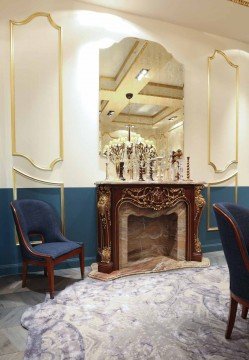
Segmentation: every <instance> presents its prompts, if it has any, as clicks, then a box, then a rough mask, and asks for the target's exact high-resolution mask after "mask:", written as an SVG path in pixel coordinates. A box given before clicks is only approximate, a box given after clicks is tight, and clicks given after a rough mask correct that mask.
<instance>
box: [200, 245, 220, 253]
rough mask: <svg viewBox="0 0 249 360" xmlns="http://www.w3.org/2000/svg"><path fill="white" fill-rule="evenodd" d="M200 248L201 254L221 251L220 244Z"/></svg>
mask: <svg viewBox="0 0 249 360" xmlns="http://www.w3.org/2000/svg"><path fill="white" fill-rule="evenodd" d="M201 248H202V252H203V253H206V252H213V251H220V250H223V248H222V245H221V244H208V245H206V244H205V245H202V246H201Z"/></svg>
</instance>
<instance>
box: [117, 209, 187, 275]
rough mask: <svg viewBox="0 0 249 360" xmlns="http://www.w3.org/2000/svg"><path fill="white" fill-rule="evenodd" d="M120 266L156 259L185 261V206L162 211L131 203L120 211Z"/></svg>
mask: <svg viewBox="0 0 249 360" xmlns="http://www.w3.org/2000/svg"><path fill="white" fill-rule="evenodd" d="M118 229H119V233H118V236H119V267H120V269H121V268H124V267H127V266H131V265H133V264H135V263H139V262H140V261H145V260H146V259H150V258H153V259H154V258H156V257H162V256H166V257H170V258H173V259H175V260H185V259H186V204H185V203H184V202H180V203H178V204H176V205H175V206H173V207H171V208H167V209H162V210H154V209H150V208H140V207H137V206H135V205H134V204H131V203H125V204H122V205H121V207H120V209H119V227H118Z"/></svg>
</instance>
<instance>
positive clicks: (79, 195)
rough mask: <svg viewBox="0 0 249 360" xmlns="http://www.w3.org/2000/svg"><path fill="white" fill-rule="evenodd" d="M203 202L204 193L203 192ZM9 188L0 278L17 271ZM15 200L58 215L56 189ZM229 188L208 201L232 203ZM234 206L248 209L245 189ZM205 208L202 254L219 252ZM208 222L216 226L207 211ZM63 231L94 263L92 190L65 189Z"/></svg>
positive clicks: (0, 195)
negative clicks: (45, 206) (41, 203)
mask: <svg viewBox="0 0 249 360" xmlns="http://www.w3.org/2000/svg"><path fill="white" fill-rule="evenodd" d="M203 195H204V197H205V199H206V200H207V190H206V189H204V190H203ZM12 197H13V195H12V189H0V275H8V274H17V273H20V272H21V256H20V251H19V246H17V245H16V243H15V234H14V223H13V219H12V214H11V211H10V207H9V203H10V201H11V200H12ZM18 198H35V199H41V200H45V201H48V202H50V203H51V204H52V205H53V206H54V208H55V209H56V211H57V212H58V216H59V212H60V189H51V188H50V189H48V188H46V189H44V188H42V189H19V190H18ZM233 200H234V188H233V187H219V188H212V189H211V201H212V202H220V201H233ZM238 203H239V204H240V205H243V206H246V207H248V208H249V187H239V188H238ZM207 210H208V209H207V207H205V209H204V211H203V216H202V219H201V223H200V228H199V238H200V240H201V243H202V249H203V252H209V251H217V250H221V249H222V247H221V242H220V238H219V232H218V231H207ZM210 214H211V217H210V222H211V225H212V226H216V223H215V218H214V215H213V212H212V209H211V212H210ZM65 220H66V222H65V230H66V236H67V237H68V238H69V239H71V240H74V241H80V242H84V244H85V257H86V265H90V264H91V263H92V262H94V261H96V256H97V231H96V221H97V220H96V190H95V188H94V187H92V188H65ZM74 266H78V259H76V258H75V259H69V260H68V261H67V262H64V263H62V264H60V267H63V268H67V267H74Z"/></svg>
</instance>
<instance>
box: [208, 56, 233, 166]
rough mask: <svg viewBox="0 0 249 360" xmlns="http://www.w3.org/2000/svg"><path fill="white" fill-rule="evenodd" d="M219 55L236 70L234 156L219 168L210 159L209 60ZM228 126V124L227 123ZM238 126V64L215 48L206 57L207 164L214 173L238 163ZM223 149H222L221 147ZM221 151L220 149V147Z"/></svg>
mask: <svg viewBox="0 0 249 360" xmlns="http://www.w3.org/2000/svg"><path fill="white" fill-rule="evenodd" d="M217 54H219V55H221V56H222V57H223V58H224V59H225V61H226V63H227V64H228V65H229V66H231V67H232V68H233V69H235V72H236V85H235V108H236V110H235V134H234V137H235V156H234V159H231V160H230V161H229V162H228V163H227V164H225V166H224V167H223V168H222V169H220V168H219V166H218V165H216V164H215V163H214V160H213V159H212V155H211V152H212V144H211V143H212V139H211V135H212V117H211V105H212V104H211V62H212V61H213V60H214V59H215V57H216V55H217ZM213 126H214V125H213ZM227 126H229V124H227ZM238 126H239V66H238V65H236V64H234V63H233V62H232V61H231V60H230V59H229V57H228V56H227V55H226V54H225V53H224V52H223V51H221V50H215V51H214V53H213V55H212V56H209V57H208V165H211V166H212V168H213V169H214V172H215V173H222V172H224V171H226V170H227V169H228V168H229V167H230V166H231V165H232V164H237V163H238ZM223 150H224V149H223ZM221 151H222V149H221Z"/></svg>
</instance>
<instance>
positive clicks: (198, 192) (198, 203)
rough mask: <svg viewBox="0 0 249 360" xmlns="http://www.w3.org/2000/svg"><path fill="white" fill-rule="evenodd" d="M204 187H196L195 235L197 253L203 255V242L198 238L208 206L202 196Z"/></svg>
mask: <svg viewBox="0 0 249 360" xmlns="http://www.w3.org/2000/svg"><path fill="white" fill-rule="evenodd" d="M203 188H204V185H197V186H195V216H194V222H195V233H194V250H195V252H197V253H201V242H200V240H199V237H198V227H199V223H200V219H201V213H202V210H203V208H204V206H205V204H206V201H205V199H204V197H203V196H202V193H201V191H202V189H203Z"/></svg>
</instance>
